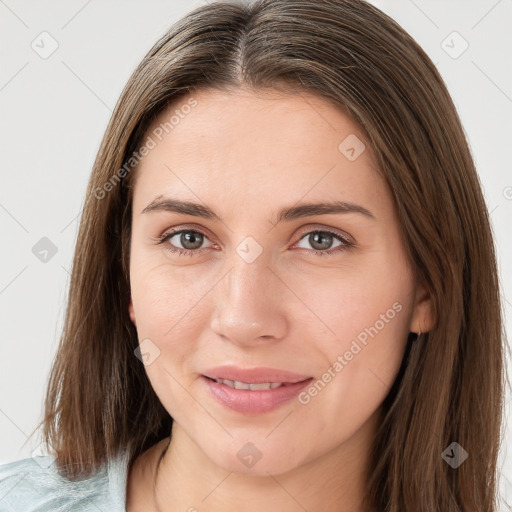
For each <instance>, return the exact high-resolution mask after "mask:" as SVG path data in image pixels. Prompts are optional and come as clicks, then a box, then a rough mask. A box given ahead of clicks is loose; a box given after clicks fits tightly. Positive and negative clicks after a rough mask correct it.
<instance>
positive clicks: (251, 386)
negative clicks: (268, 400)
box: [215, 379, 283, 391]
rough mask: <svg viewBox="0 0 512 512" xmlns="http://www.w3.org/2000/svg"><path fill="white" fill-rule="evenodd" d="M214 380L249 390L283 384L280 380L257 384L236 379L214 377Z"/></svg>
mask: <svg viewBox="0 0 512 512" xmlns="http://www.w3.org/2000/svg"><path fill="white" fill-rule="evenodd" d="M215 381H216V382H218V383H219V384H225V385H226V386H229V387H230V388H234V389H249V390H251V391H258V390H260V391H261V390H266V389H275V388H278V387H279V386H282V385H283V384H282V383H281V382H261V383H259V384H251V383H249V384H248V383H247V382H240V381H238V380H227V379H215Z"/></svg>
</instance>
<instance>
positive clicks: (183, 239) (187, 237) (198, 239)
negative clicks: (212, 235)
mask: <svg viewBox="0 0 512 512" xmlns="http://www.w3.org/2000/svg"><path fill="white" fill-rule="evenodd" d="M173 238H176V240H174V241H173V242H172V243H171V240H172V239H173ZM205 239H208V238H207V237H206V235H205V234H204V233H201V232H200V231H196V230H195V229H180V230H177V231H171V232H170V233H164V234H163V235H162V237H161V238H160V239H159V240H158V243H159V244H161V243H164V242H169V243H168V244H167V245H168V246H167V249H168V250H169V251H171V252H175V253H177V254H179V255H180V256H185V255H188V256H193V255H194V254H197V253H199V252H201V251H202V249H201V250H198V249H199V248H200V247H201V245H202V243H203V241H204V240H205ZM174 244H180V245H181V247H176V246H175V245H174Z"/></svg>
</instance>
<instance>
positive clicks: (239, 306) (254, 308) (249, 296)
mask: <svg viewBox="0 0 512 512" xmlns="http://www.w3.org/2000/svg"><path fill="white" fill-rule="evenodd" d="M235 260H236V258H235ZM286 292H287V289H286V286H285V285H284V284H283V283H282V281H281V280H280V279H278V278H277V276H276V275H275V274H274V272H273V271H272V270H271V268H270V267H269V266H268V265H267V261H266V260H265V259H264V258H263V257H261V258H258V259H257V260H256V261H253V262H252V263H247V262H246V261H244V260H242V259H238V261H235V263H234V264H233V266H232V267H231V269H230V270H229V272H228V274H227V275H226V276H225V277H224V278H223V279H222V280H221V282H220V283H218V285H217V286H216V287H215V291H214V301H215V308H214V312H213V315H212V321H211V328H212V330H213V331H214V332H215V333H216V334H217V335H219V336H221V337H222V338H224V339H226V340H229V341H230V342H231V343H234V344H237V345H240V346H252V345H260V344H261V343H268V342H269V341H276V340H279V339H282V338H283V337H284V336H285V334H286V331H287V328H288V324H287V316H286V312H285V304H286V296H285V295H286ZM289 293H290V292H289V291H288V294H289ZM288 299H289V297H288Z"/></svg>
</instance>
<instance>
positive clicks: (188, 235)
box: [181, 231, 202, 249]
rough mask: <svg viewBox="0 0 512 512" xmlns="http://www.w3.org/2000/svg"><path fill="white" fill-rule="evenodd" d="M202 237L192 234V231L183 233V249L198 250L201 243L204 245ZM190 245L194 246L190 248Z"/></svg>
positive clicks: (198, 234)
mask: <svg viewBox="0 0 512 512" xmlns="http://www.w3.org/2000/svg"><path fill="white" fill-rule="evenodd" d="M201 236H202V235H201V234H200V233H192V232H190V231H188V232H185V233H182V234H181V244H182V245H183V247H185V249H197V248H199V247H201V243H202V240H201V238H200V237H201ZM196 238H197V239H196ZM194 240H195V242H194ZM189 244H192V246H190V245H189Z"/></svg>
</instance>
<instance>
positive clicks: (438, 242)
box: [42, 0, 505, 512]
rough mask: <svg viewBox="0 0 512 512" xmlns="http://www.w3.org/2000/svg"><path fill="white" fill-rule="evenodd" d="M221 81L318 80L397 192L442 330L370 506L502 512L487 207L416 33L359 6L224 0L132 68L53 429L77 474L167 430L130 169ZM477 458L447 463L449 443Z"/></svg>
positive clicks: (64, 344) (395, 511)
mask: <svg viewBox="0 0 512 512" xmlns="http://www.w3.org/2000/svg"><path fill="white" fill-rule="evenodd" d="M208 87H213V88H217V89H221V90H229V89H231V90H236V89H238V88H241V87H250V88H254V89H255V90H256V89H261V88H274V89H282V90H283V91H286V92H290V93H296V94H300V92H301V91H307V92H312V93H315V94H317V95H318V96H321V97H322V98H324V99H326V100H328V101H330V102H332V103H333V104H334V105H337V106H339V107H341V108H344V109H346V111H347V112H348V113H349V114H350V115H351V116H352V118H353V119H354V120H355V122H357V123H359V125H360V126H361V128H362V130H363V132H364V133H365V134H366V136H367V137H368V140H369V141H370V143H371V145H372V147H373V150H374V151H375V154H376V155H377V158H378V162H379V165H380V171H381V172H382V173H383V175H384V176H385V178H386V180H387V183H388V185H389V187H390V190H391V192H392V195H393V197H394V201H395V204H396V208H397V212H398V217H399V222H400V228H401V230H402V234H403V238H404V243H405V245H406V249H407V252H408V256H409V258H410V261H411V262H412V266H413V269H414V273H415V278H416V280H417V282H419V283H422V284H423V285H424V286H425V287H426V288H427V290H428V291H429V293H430V296H431V298H432V303H433V310H434V315H435V327H434V328H433V329H432V330H431V331H430V332H428V333H424V334H422V335H421V336H420V337H419V339H418V340H417V341H416V342H415V343H412V344H410V346H409V349H408V350H407V352H406V355H405V356H404V361H403V363H402V368H401V370H400V372H399V375H398V376H397V378H396V380H395V382H394V385H393V388H392V390H391V392H390V393H389V395H388V396H387V398H386V400H385V403H384V405H385V408H384V414H383V421H382V425H381V427H380V430H379V432H378V435H377V437H376V439H375V443H374V446H373V447H372V457H373V465H372V472H371V474H370V476H369V479H368V483H367V486H368V487H367V495H366V500H367V504H368V507H371V508H372V509H374V508H375V509H377V510H386V511H389V512H399V511H400V512H403V511H404V510H408V511H414V512H422V511H428V512H434V511H442V512H455V511H461V510H463V511H479V512H494V511H495V510H496V497H497V457H498V451H499V446H500V440H501V422H502V408H503V394H504V386H505V375H504V367H503V354H504V343H503V340H504V333H503V325H502V311H501V304H500V296H499V282H498V276H497V268H496V259H495V249H494V243H493V238H492V232H491V229H490V222H489V216H488V212H487V209H486V204H485V201H484V198H483V195H482V191H481V186H480V183H479V179H478V176H477V173H476V170H475V166H474V163H473V160H472V156H471V153H470V150H469V148H468V143H467V140H466V138H465V134H464V131H463V128H462V126H461V122H460V120H459V117H458V115H457V112H456V109H455V107H454V104H453V102H452V100H451V98H450V96H449V93H448V91H447V88H446V86H445V84H444V82H443V80H442V78H441V76H440V75H439V73H438V71H437V69H436V68H435V66H434V65H433V63H432V62H431V60H430V59H429V58H428V56H427V55H426V54H425V52H424V51H423V50H422V49H421V48H420V47H419V46H418V44H417V43H416V42H415V41H414V40H413V39H412V38H411V37H410V36H409V35H408V34H407V33H406V32H405V31H404V30H403V29H402V28H401V27H400V26H399V25H398V24H397V23H396V22H395V21H394V20H392V19H391V18H389V17H388V16H387V15H385V14H384V13H383V12H381V11H380V10H378V9H377V8H375V7H373V6H372V5H370V4H368V3H366V2H364V1H362V0H315V1H314V2H312V1H310V0H259V1H256V2H252V3H247V2H246V3H242V2H216V3H212V4H210V5H206V6H203V7H200V8H197V9H195V10H194V11H192V12H190V13H189V14H188V15H187V16H185V17H184V18H182V19H181V20H180V21H178V22H177V23H176V24H175V25H173V26H172V27H171V29H170V30H169V31H168V32H167V33H166V34H165V35H164V36H163V37H161V38H160V40H159V41H158V42H157V43H156V44H155V45H154V46H153V48H152V49H151V50H150V51H149V53H148V54H147V55H146V56H145V57H144V59H143V60H142V62H141V63H140V64H139V66H138V67H137V68H136V70H135V71H134V73H133V74H132V76H131V77H130V79H129V81H128V83H127V85H126V87H125V89H124V90H123V92H122V95H121V97H120V99H119V101H118V103H117V105H116V108H115V110H114V113H113V115H112V118H111V120H110V123H109V125H108V127H107V130H106V133H105V135H104V138H103V141H102V143H101V146H100V148H99V151H98V155H97V158H96V161H95V163H94V167H93V170H92V174H91V177H90V181H89V185H88V188H87V195H86V199H85V204H84V208H83V213H82V217H81V222H80V229H79V234H78V241H77V244H76V251H75V256H74V261H73V268H72V277H71V283H70V288H69V298H68V307H67V312H66V317H65V324H64V329H63V333H62V337H61V340H60V345H59V348H58V352H57V356H56V358H55V361H54V364H53V368H52V371H51V375H50V378H49V382H48V389H47V396H46V402H45V416H44V419H43V421H42V425H43V435H44V441H45V443H46V446H47V448H48V450H49V451H50V452H51V453H53V454H55V456H56V462H57V465H58V467H59V469H60V470H61V471H62V472H63V473H64V474H66V475H67V476H68V478H75V477H77V476H85V475H88V474H91V473H92V472H93V471H94V470H96V469H97V468H99V466H100V465H101V464H103V463H104V462H105V461H106V459H107V458H108V457H111V456H114V455H115V454H117V452H118V451H119V450H124V449H126V448H129V449H130V450H131V451H132V454H133V456H132V459H131V460H133V459H134V458H135V457H136V456H137V455H138V454H140V453H141V452H142V451H144V450H146V449H147V448H148V447H150V446H152V445H153V444H155V443H156V442H158V441H159V440H161V439H163V438H164V437H166V436H168V435H169V434H170V430H171V425H172V418H171V417H170V416H169V414H168V413H167V411H166V410H165V409H164V407H163V406H162V404H161V403H160V401H159V400H158V398H157V396H156V394H155V393H154V391H153V389H152V387H151V385H150V382H149V380H148V378H147V376H146V373H145V370H144V366H143V364H142V363H141V361H140V360H139V359H138V358H137V357H135V355H134V350H135V349H136V347H137V346H138V340H137V332H136V330H135V328H134V326H133V325H132V323H131V321H130V318H129V315H128V300H129V297H130V283H129V272H128V268H129V251H128V248H129V241H130V229H131V205H132V192H133V179H134V175H135V172H134V171H135V168H136V164H137V161H138V158H139V157H140V153H139V151H138V150H139V149H140V148H141V146H142V145H143V144H144V142H145V137H146V135H147V130H148V128H149V126H150V125H151V123H152V121H153V120H154V119H155V116H156V115H158V114H159V113H161V112H162V111H163V109H165V108H167V107H168V106H169V105H170V104H171V103H173V102H177V101H178V100H179V99H180V98H186V97H187V95H188V96H189V97H190V94H192V95H193V92H194V91H195V90H199V89H204V88H208ZM452 442H457V443H458V444H459V445H460V446H461V447H462V448H463V449H464V450H465V451H466V452H467V453H468V454H469V457H468V458H467V460H466V461H464V463H462V464H461V465H460V466H459V467H458V468H453V467H451V466H450V465H449V464H447V463H446V462H445V460H443V457H442V453H443V451H444V450H445V448H447V447H448V446H449V445H450V444H451V443H452Z"/></svg>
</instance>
